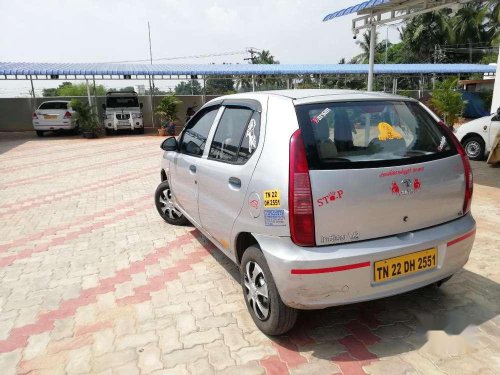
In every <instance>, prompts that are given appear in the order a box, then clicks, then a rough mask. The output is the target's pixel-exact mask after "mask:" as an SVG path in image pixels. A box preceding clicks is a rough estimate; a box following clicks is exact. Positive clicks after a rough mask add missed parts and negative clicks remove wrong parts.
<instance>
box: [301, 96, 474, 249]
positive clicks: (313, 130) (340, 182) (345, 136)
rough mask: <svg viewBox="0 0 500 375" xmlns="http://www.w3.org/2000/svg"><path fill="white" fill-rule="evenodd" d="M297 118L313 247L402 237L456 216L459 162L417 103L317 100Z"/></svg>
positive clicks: (461, 188) (460, 192)
mask: <svg viewBox="0 0 500 375" xmlns="http://www.w3.org/2000/svg"><path fill="white" fill-rule="evenodd" d="M297 113H298V116H299V123H300V128H301V131H302V135H303V137H304V142H305V145H306V149H307V154H308V163H309V168H310V173H309V174H310V180H311V190H312V195H313V205H314V218H315V235H316V243H317V244H318V245H326V244H332V243H342V242H351V241H358V240H366V239H371V238H377V237H384V236H388V235H395V234H402V233H406V232H409V231H413V230H417V229H422V228H426V227H431V226H434V225H437V224H441V223H443V222H447V221H450V220H453V219H456V218H457V217H460V216H461V215H462V208H463V202H464V193H465V177H464V168H463V164H462V159H461V157H460V155H458V154H457V151H456V150H455V148H454V146H453V144H452V141H450V139H448V138H447V135H446V134H445V133H444V132H443V130H442V129H441V128H440V126H439V125H437V123H436V122H435V120H434V119H432V118H431V116H430V115H429V114H428V113H427V112H426V111H425V110H424V109H423V108H422V107H421V106H420V105H419V104H418V103H416V102H405V101H399V102H398V101H393V102H391V101H370V102H367V101H352V102H335V103H317V104H309V105H305V106H300V107H297Z"/></svg>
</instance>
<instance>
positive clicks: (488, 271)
mask: <svg viewBox="0 0 500 375" xmlns="http://www.w3.org/2000/svg"><path fill="white" fill-rule="evenodd" d="M160 141H161V139H160V138H158V137H152V136H147V135H145V136H131V135H123V136H116V137H107V138H103V139H97V140H90V141H89V140H83V139H81V138H78V137H51V136H47V137H44V138H43V139H37V140H36V141H33V136H32V135H30V134H28V133H27V134H15V135H9V134H6V133H0V176H1V181H0V221H1V222H2V225H0V369H1V371H0V372H1V374H2V375H4V374H27V373H32V374H37V375H42V374H50V375H57V374H72V373H95V374H105V375H113V374H120V375H122V374H141V375H143V374H161V375H168V374H175V375H178V374H211V373H217V374H231V375H232V374H238V375H244V374H264V373H266V372H267V374H277V373H279V374H281V373H288V372H290V373H292V374H304V373H307V374H312V373H317V374H323V373H343V374H367V373H370V374H377V373H391V374H393V373H407V374H413V373H418V374H426V375H427V374H440V373H444V372H446V373H453V374H457V375H459V374H472V373H481V374H490V373H491V374H493V373H499V372H500V360H499V353H500V344H499V340H498V338H499V337H500V328H499V327H500V308H499V306H500V287H499V282H500V273H499V271H498V270H499V269H500V260H499V257H498V248H499V247H500V242H499V238H498V235H497V232H498V223H499V222H500V203H499V202H500V186H498V184H497V183H496V182H495V181H500V178H498V176H500V169H492V168H489V167H487V166H486V165H485V164H484V163H481V162H474V163H473V168H474V169H475V177H477V178H476V185H475V193H474V195H475V197H474V201H473V207H472V211H473V214H474V216H475V218H476V220H477V234H476V242H475V245H474V249H473V251H472V253H471V257H470V259H469V262H468V263H467V265H466V267H465V269H464V270H463V271H461V272H459V273H457V275H455V276H454V277H453V278H452V279H451V280H450V281H449V282H448V283H447V284H445V285H443V286H442V287H441V288H440V289H436V288H425V289H421V290H417V291H414V292H410V293H407V294H404V295H401V296H395V297H390V298H384V299H382V300H379V301H372V302H366V303H361V304H355V305H351V306H339V307H334V308H331V309H325V310H320V311H305V312H302V313H301V314H300V315H299V320H298V323H297V326H296V328H294V330H293V331H292V332H290V333H289V334H288V335H286V336H284V337H281V338H270V337H268V336H266V335H264V334H262V333H261V332H260V331H258V329H257V328H256V326H255V323H254V322H253V320H252V318H251V317H250V315H249V314H248V312H247V310H246V306H245V301H244V298H243V296H242V293H241V287H240V284H239V271H238V267H237V266H235V265H234V264H232V263H231V261H230V260H229V259H228V258H227V257H225V256H224V255H222V254H221V253H219V252H218V251H216V250H214V247H213V246H212V245H210V243H209V241H208V240H207V239H206V238H205V237H203V236H202V235H201V234H200V233H199V232H198V231H196V230H194V228H193V227H191V226H185V227H174V226H171V225H168V224H167V223H165V222H163V221H162V220H161V218H160V217H159V216H158V214H157V212H156V210H155V208H154V204H153V199H152V195H153V192H154V189H155V188H156V186H157V184H158V182H159V167H158V165H159V160H160V158H161V150H159V148H158V145H159V143H160ZM61 160H63V161H61ZM493 175H495V176H496V177H494V178H492V177H491V176H493ZM495 184H496V185H495ZM27 196H29V197H30V199H29V200H26V197H27Z"/></svg>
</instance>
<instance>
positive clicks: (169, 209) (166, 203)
mask: <svg viewBox="0 0 500 375" xmlns="http://www.w3.org/2000/svg"><path fill="white" fill-rule="evenodd" d="M159 201H160V206H161V210H162V211H163V213H164V214H167V215H168V216H169V217H170V218H171V219H179V218H180V217H181V216H182V214H181V212H180V211H179V210H178V209H177V208H175V204H174V202H173V200H172V192H171V191H170V189H165V190H163V192H162V194H161V196H160V198H159Z"/></svg>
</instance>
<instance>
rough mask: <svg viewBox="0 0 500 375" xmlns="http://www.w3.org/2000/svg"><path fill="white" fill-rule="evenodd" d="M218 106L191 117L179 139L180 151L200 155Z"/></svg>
mask: <svg viewBox="0 0 500 375" xmlns="http://www.w3.org/2000/svg"><path fill="white" fill-rule="evenodd" d="M218 111H219V107H213V108H210V109H207V111H205V112H202V113H200V114H199V115H197V116H196V117H195V118H193V119H192V120H191V121H190V122H189V124H188V127H187V128H186V130H185V131H184V134H183V136H182V141H181V152H182V153H185V154H189V155H193V156H202V155H203V151H204V150H205V145H206V143H207V137H208V133H209V132H210V128H211V127H212V124H213V123H214V120H215V116H217V112H218Z"/></svg>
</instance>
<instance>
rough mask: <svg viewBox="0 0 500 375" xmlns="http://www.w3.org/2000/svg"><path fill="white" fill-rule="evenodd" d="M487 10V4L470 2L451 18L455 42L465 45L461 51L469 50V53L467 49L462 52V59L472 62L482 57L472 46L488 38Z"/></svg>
mask: <svg viewBox="0 0 500 375" xmlns="http://www.w3.org/2000/svg"><path fill="white" fill-rule="evenodd" d="M487 10H488V7H486V6H483V5H480V4H473V3H468V4H465V5H463V6H462V7H460V9H459V10H458V11H457V12H456V14H455V15H454V16H453V18H452V20H451V25H452V29H453V38H454V41H455V44H457V45H459V46H463V47H464V48H462V49H459V51H461V50H462V51H463V50H465V49H468V50H469V52H468V53H467V52H465V51H464V52H465V53H460V57H459V58H460V59H462V61H468V62H469V63H472V62H476V61H478V60H479V59H481V57H482V56H481V54H477V53H473V49H472V47H473V46H475V45H478V44H479V43H481V42H483V41H487V40H488V33H487V30H486V24H485V22H484V20H485V19H486V13H487ZM466 46H467V47H468V48H467V47H466ZM474 52H476V51H474Z"/></svg>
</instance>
